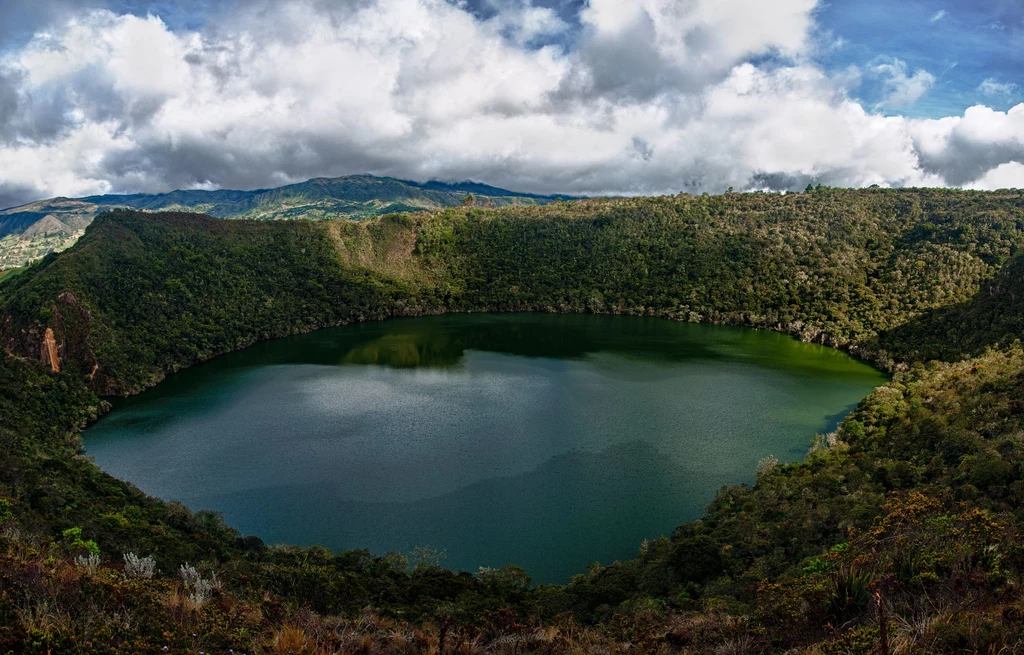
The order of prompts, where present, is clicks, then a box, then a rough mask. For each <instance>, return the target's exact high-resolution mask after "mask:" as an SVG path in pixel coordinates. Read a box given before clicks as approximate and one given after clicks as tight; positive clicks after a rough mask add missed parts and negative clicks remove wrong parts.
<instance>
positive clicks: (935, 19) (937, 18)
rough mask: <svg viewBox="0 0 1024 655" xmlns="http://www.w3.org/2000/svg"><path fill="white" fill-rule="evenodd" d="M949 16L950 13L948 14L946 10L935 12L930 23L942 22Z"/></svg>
mask: <svg viewBox="0 0 1024 655" xmlns="http://www.w3.org/2000/svg"><path fill="white" fill-rule="evenodd" d="M948 15H949V12H947V11H946V10H945V9H940V10H938V11H937V12H935V14H934V15H932V17H931V19H930V20H929V21H928V22H929V23H938V22H939V21H940V20H942V19H943V18H945V17H946V16H948Z"/></svg>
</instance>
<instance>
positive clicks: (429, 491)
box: [85, 314, 884, 582]
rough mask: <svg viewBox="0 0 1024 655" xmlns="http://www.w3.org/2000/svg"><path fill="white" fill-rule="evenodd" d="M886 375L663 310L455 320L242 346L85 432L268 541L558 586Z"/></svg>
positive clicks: (144, 475)
mask: <svg viewBox="0 0 1024 655" xmlns="http://www.w3.org/2000/svg"><path fill="white" fill-rule="evenodd" d="M882 382H884V377H883V376H882V375H881V374H880V373H878V372H877V371H875V370H874V369H872V368H870V367H869V366H867V365H865V364H863V363H861V362H858V361H856V360H854V359H852V358H850V357H849V356H847V355H845V354H843V353H841V352H839V351H836V350H832V349H828V348H825V347H822V346H819V345H815V344H806V343H801V342H799V341H796V340H795V339H792V338H790V337H788V336H785V335H781V334H777V333H773V332H762V331H755V330H748V329H742V328H734V327H723V326H712V325H694V324H687V323H677V322H671V321H664V320H659V319H648V318H636V317H614V316H590V315H549V314H472V315H466V314H461V315H448V316H436V317H424V318H414V319H397V320H391V321H385V322H381V323H365V324H360V325H353V326H347V327H343V328H334V329H328V330H321V331H318V332H314V333H311V334H307V335H302V336H296V337H289V338H287V339H280V340H276V341H269V342H264V343H260V344H257V345H255V346H253V347H251V348H248V349H246V350H244V351H240V352H237V353H232V354H229V355H226V356H224V357H220V358H218V359H215V360H213V361H211V362H208V363H206V364H203V365H201V366H196V367H194V368H191V369H188V370H185V371H183V372H181V373H178V374H176V375H173V376H171V377H169V378H167V380H165V381H164V382H163V383H161V384H160V385H159V386H157V387H156V388H154V389H152V390H150V391H147V392H145V393H143V394H141V395H139V396H136V397H133V398H129V399H125V400H119V401H117V402H115V409H114V411H113V412H111V413H110V414H108V415H107V416H106V417H105V418H103V419H102V420H101V421H99V422H98V423H97V424H96V425H94V426H93V427H91V428H90V429H88V430H87V431H86V433H85V444H86V449H87V452H88V454H89V455H91V456H92V457H94V458H95V460H96V463H97V464H98V465H99V466H100V467H102V468H103V469H104V470H106V471H108V472H109V473H111V474H113V475H115V476H118V477H120V478H122V479H125V480H129V481H131V482H133V483H135V484H136V485H137V486H138V487H139V488H141V489H142V490H143V491H145V492H147V493H149V494H152V495H155V496H159V497H161V498H165V499H173V500H180V501H182V502H183V503H185V504H186V505H188V506H189V507H191V508H192V509H213V510H216V511H218V512H221V513H223V514H224V517H225V519H226V521H227V522H228V524H230V525H232V526H233V527H236V528H238V529H239V530H241V531H243V532H244V533H247V534H255V535H257V536H259V537H261V538H263V539H264V540H265V541H267V542H271V543H292V544H302V545H310V544H323V545H326V546H328V547H331V548H335V549H343V548H367V549H369V550H370V551H372V552H374V553H376V554H384V553H385V552H388V551H397V552H402V553H410V552H411V551H412V550H413V549H414V548H416V547H420V546H429V547H432V548H435V549H439V550H443V551H445V553H446V559H445V560H444V562H443V563H444V564H445V565H446V566H449V567H452V568H457V569H467V570H472V571H475V570H476V569H477V568H478V567H481V566H489V567H499V566H503V565H505V564H509V563H514V564H517V565H519V566H522V567H524V568H525V569H526V570H527V571H528V572H529V573H530V574H531V575H533V577H534V579H535V580H537V581H541V582H565V581H567V580H568V578H569V576H571V575H572V574H574V573H579V572H582V571H584V570H585V569H586V566H587V564H589V563H590V562H594V561H600V562H603V563H610V562H611V561H613V560H616V559H622V558H628V557H632V556H633V555H635V553H636V550H637V547H638V545H639V544H640V542H641V541H642V540H643V539H645V538H654V537H657V536H659V535H662V534H669V533H670V532H671V530H672V529H673V528H674V527H675V526H676V525H678V524H679V523H682V522H684V521H688V520H691V519H694V518H697V517H698V516H699V515H700V513H701V511H702V508H703V507H704V506H705V505H706V504H707V503H708V502H709V501H710V500H711V499H712V498H713V497H714V494H715V492H716V491H717V489H718V488H719V487H721V486H722V485H725V484H737V483H740V482H745V481H751V480H752V479H753V477H754V468H755V466H756V464H757V461H758V460H759V459H760V458H762V457H765V456H766V455H774V456H776V457H778V458H779V459H780V460H783V461H793V460H797V459H799V458H800V457H802V456H803V454H804V453H805V452H806V450H807V448H808V446H809V444H810V441H811V439H812V438H813V437H814V435H816V434H818V433H822V432H826V431H828V430H831V429H832V428H834V427H835V425H836V423H837V422H838V421H839V420H840V419H841V417H842V416H843V415H844V414H845V413H846V412H848V411H849V410H850V409H852V407H853V406H855V405H856V403H857V402H858V401H859V400H860V399H861V398H863V397H864V396H865V395H866V394H867V393H868V392H870V390H871V389H872V388H873V387H874V386H876V385H878V384H881V383H882Z"/></svg>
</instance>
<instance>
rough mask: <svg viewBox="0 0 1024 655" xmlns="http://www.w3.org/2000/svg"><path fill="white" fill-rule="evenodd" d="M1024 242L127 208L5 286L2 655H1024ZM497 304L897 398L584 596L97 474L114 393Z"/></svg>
mask: <svg viewBox="0 0 1024 655" xmlns="http://www.w3.org/2000/svg"><path fill="white" fill-rule="evenodd" d="M1021 243H1024V196H1021V195H1019V194H1016V193H1002V194H988V193H978V192H959V191H886V190H864V191H841V190H829V189H820V190H817V191H815V192H813V193H806V194H793V195H788V196H777V195H769V194H748V195H739V194H727V195H725V196H720V197H680V198H657V199H629V200H616V201H579V202H573V203H556V204H555V205H551V206H548V207H543V208H510V209H496V210H483V209H478V208H472V207H466V208H459V209H451V210H447V211H443V212H439V213H435V214H415V215H391V216H386V217H383V218H380V219H375V220H372V221H362V222H357V223H352V222H333V221H324V222H287V223H281V222H273V223H266V222H244V221H239V222H233V221H231V222H228V221H219V220H216V219H211V218H207V217H201V216H195V215H186V214H159V215H146V214H135V213H130V212H122V213H112V214H106V215H103V216H102V217H100V218H99V219H97V220H96V221H95V222H94V224H93V225H92V226H91V227H90V228H89V230H88V231H87V232H86V234H85V236H84V237H83V238H82V239H81V240H80V242H79V243H78V244H77V245H76V246H75V247H74V248H72V249H71V250H69V251H68V252H66V253H63V254H60V255H56V256H53V255H51V256H49V257H48V258H46V259H45V260H44V261H43V262H42V263H41V264H38V265H36V266H33V267H32V268H31V269H29V270H28V271H26V272H25V273H24V274H22V275H19V276H17V277H15V278H12V279H10V280H8V281H5V282H4V284H3V285H2V286H0V334H2V338H3V343H4V348H5V351H6V354H5V355H4V359H3V361H2V364H0V377H2V380H0V388H3V389H4V390H5V393H4V394H3V395H2V396H0V449H2V452H0V498H2V499H3V500H0V521H2V526H0V529H2V533H3V534H2V537H0V626H2V627H0V652H6V651H13V652H40V653H42V652H111V651H113V652H124V653H134V652H150V651H157V652H164V651H163V649H164V648H165V647H166V649H167V652H200V651H202V652H207V653H211V652H229V649H233V650H234V651H235V652H276V653H287V652H294V653H335V652H366V653H369V652H396V653H397V652H402V653H404V652H409V653H412V652H416V653H420V652H434V653H444V652H459V653H472V652H509V653H525V652H546V653H569V652H627V651H628V652H651V653H659V652H721V653H774V652H782V651H790V652H802V653H812V652H813V653H869V652H877V651H879V650H881V651H882V652H893V653H896V652H900V653H933V652H993V653H995V652H1014V651H1015V650H1018V649H1020V648H1021V642H1022V640H1024V586H1022V583H1024V577H1022V576H1024V540H1022V538H1021V535H1020V526H1021V524H1022V521H1024V510H1021V509H1020V508H1021V507H1022V502H1024V465H1022V464H1021V462H1022V460H1024V441H1022V440H1024V351H1022V350H1021V347H1020V345H1019V343H1017V342H1016V340H1017V339H1018V338H1019V336H1020V335H1021V328H1022V325H1024V324H1022V323H1021V321H1022V320H1024V318H1022V317H1024V275H1022V270H1024V264H1022V263H1021V262H1022V260H1021V257H1020V256H1016V253H1017V251H1018V248H1019V246H1020V244H1021ZM484 310H534V311H576V312H580V311H584V312H614V313H631V314H643V315H657V316H664V317H667V318H675V319H680V320H691V321H715V322H727V323H735V324H744V325H750V326H755V327H762V328H770V329H776V330H782V331H786V332H790V333H792V334H794V335H796V336H798V337H800V338H802V339H805V340H815V341H819V342H822V343H826V344H829V345H835V346H838V347H843V348H846V349H848V350H850V351H851V352H854V353H856V354H859V355H861V356H863V357H867V358H872V359H874V360H875V361H877V363H878V364H879V366H881V367H883V368H886V369H888V370H890V371H892V372H893V373H894V376H893V381H892V382H891V383H890V384H887V385H885V386H883V387H880V388H879V389H877V390H876V391H875V392H874V393H873V394H872V395H871V396H869V397H868V398H867V399H865V400H864V402H862V403H861V404H860V406H859V407H858V408H857V409H856V410H855V411H854V412H853V414H852V415H851V416H850V417H849V418H848V419H847V420H846V421H845V422H844V423H843V424H842V425H841V427H840V428H839V430H838V431H837V432H836V433H834V434H830V435H823V436H822V437H821V438H820V439H819V440H818V441H817V442H816V443H815V444H814V445H813V447H812V448H811V450H810V452H809V453H808V455H807V457H806V459H805V460H804V461H803V462H800V463H797V464H790V465H775V464H774V463H772V462H770V461H766V462H765V463H764V465H763V466H762V467H760V468H759V471H758V481H757V484H756V485H754V486H739V487H728V488H725V489H723V490H722V491H721V492H720V493H719V494H718V496H717V498H716V499H715V500H714V501H713V502H712V503H711V505H710V506H709V508H708V510H707V513H706V514H705V516H704V517H703V518H702V519H701V520H700V521H696V522H693V523H690V524H686V525H683V526H680V527H679V528H677V529H676V531H675V532H674V533H673V534H672V535H671V536H669V537H662V538H658V539H653V540H652V541H649V542H645V543H644V544H642V545H638V546H639V552H638V556H637V557H636V558H635V559H633V560H629V561H624V562H617V563H613V564H610V565H607V566H599V565H595V566H593V567H591V569H590V570H589V571H587V572H581V574H580V575H578V576H576V577H575V578H574V579H573V580H572V581H571V582H570V583H569V584H567V585H565V586H540V587H537V586H534V585H532V584H531V583H530V581H529V579H528V576H526V574H525V573H524V572H523V571H521V570H519V569H516V568H515V567H508V568H506V569H502V570H499V571H481V572H478V573H473V574H470V573H459V572H452V571H448V570H445V569H443V568H441V567H440V566H439V565H438V561H437V560H436V559H435V558H433V557H432V556H431V554H430V553H420V554H419V557H418V558H416V561H413V562H409V561H407V560H406V559H404V558H402V557H401V556H397V555H388V556H386V557H374V556H371V555H370V554H368V553H365V552H359V551H354V552H344V553H330V552H328V551H326V550H324V549H319V548H291V547H279V546H275V547H268V546H267V545H265V544H263V543H262V542H260V541H259V540H258V539H255V538H252V537H242V536H241V535H238V534H237V533H235V532H234V531H233V530H231V529H230V528H228V527H225V526H223V525H222V524H221V523H220V521H219V520H218V518H217V517H216V515H213V514H210V513H198V514H193V513H191V512H189V511H188V510H187V509H186V508H184V507H182V506H180V505H176V504H174V503H164V502H162V501H159V500H155V499H152V498H148V497H146V496H145V495H143V494H141V493H140V492H139V491H138V490H135V489H134V488H132V487H131V486H130V485H127V484H125V483H122V482H119V481H117V480H115V479H113V478H110V477H109V476H107V475H105V474H103V473H102V472H100V471H99V470H98V469H96V468H95V467H94V466H93V465H92V464H91V463H90V462H89V461H88V460H87V459H86V458H83V457H81V455H80V443H79V440H78V437H77V433H78V431H79V430H80V429H81V427H82V426H83V425H85V424H87V423H88V422H89V421H91V420H93V419H95V417H96V416H98V415H99V414H100V413H101V412H103V411H104V410H105V404H104V401H103V400H102V396H103V395H109V394H128V393H135V392H138V391H140V390H142V389H144V388H146V387H147V386H150V385H152V384H155V383H157V382H159V380H160V379H161V378H162V377H163V376H164V375H166V374H167V373H168V372H172V371H175V370H178V369H180V368H182V367H185V366H189V365H191V364H193V363H196V362H199V361H202V360H205V359H208V358H210V357H213V356H215V355H217V354H220V353H223V352H226V351H229V350H232V349H236V348H242V347H245V346H247V345H249V344H251V343H253V342H254V341H256V340H259V339H265V338H271V337H276V336H283V335H286V334H292V333H295V332H299V331H304V330H311V329H315V328H318V327H323V326H328V325H338V324H342V323H346V322H350V321H358V320H373V319H378V318H384V317H388V316H397V315H417V314H424V313H435V312H444V311H484ZM55 369H59V371H56V370H55ZM651 536H652V538H653V537H655V536H656V535H651ZM97 553H98V554H97ZM129 555H130V556H129ZM147 557H151V558H152V559H151V560H147V559H146V558H147ZM147 567H150V568H147ZM150 570H151V571H152V575H148V574H147V572H148V571H150Z"/></svg>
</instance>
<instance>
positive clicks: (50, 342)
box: [42, 328, 60, 373]
mask: <svg viewBox="0 0 1024 655" xmlns="http://www.w3.org/2000/svg"><path fill="white" fill-rule="evenodd" d="M42 356H43V361H44V362H47V363H49V364H50V370H51V371H53V372H54V373H60V356H59V355H58V353H57V339H56V338H55V337H54V336H53V328H46V336H44V337H43V352H42Z"/></svg>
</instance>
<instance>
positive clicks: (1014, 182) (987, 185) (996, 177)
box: [969, 161, 1024, 191]
mask: <svg viewBox="0 0 1024 655" xmlns="http://www.w3.org/2000/svg"><path fill="white" fill-rule="evenodd" d="M969 186H970V188H972V189H978V190H981V191H996V190H998V189H1024V164H1022V163H1020V162H1016V161H1012V162H1009V163H1006V164H1001V165H1000V166H997V167H996V168H993V169H992V170H990V171H988V172H987V173H985V175H984V176H983V177H982V178H981V179H980V180H978V181H976V182H974V183H972V184H970V185H969Z"/></svg>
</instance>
